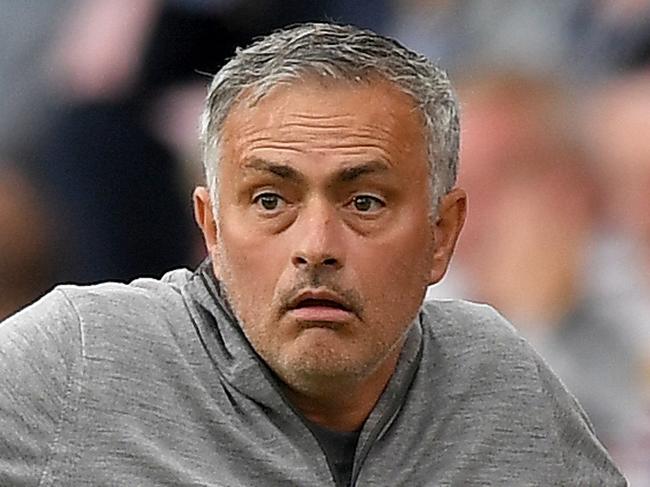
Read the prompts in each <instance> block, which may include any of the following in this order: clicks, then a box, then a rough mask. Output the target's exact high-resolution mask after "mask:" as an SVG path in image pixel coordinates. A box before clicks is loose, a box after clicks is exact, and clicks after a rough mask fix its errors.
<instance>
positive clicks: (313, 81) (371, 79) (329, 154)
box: [195, 25, 465, 427]
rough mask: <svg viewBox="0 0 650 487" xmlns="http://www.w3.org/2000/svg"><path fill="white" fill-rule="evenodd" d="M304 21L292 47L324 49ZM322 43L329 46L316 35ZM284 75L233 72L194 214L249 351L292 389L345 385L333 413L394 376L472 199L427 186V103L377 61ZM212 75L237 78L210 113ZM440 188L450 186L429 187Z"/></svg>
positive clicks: (452, 117)
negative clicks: (256, 80) (212, 180)
mask: <svg viewBox="0 0 650 487" xmlns="http://www.w3.org/2000/svg"><path fill="white" fill-rule="evenodd" d="M322 28H323V29H324V30H326V31H327V30H328V29H330V27H328V26H323V27H322ZM305 29H307V32H309V33H308V34H303V36H304V37H305V39H303V41H302V44H301V45H302V48H301V49H303V50H305V52H303V53H302V54H301V55H300V56H298V57H297V58H296V59H298V58H306V59H309V58H310V56H311V57H314V56H316V54H311V55H310V54H309V52H311V51H310V48H309V44H310V43H309V42H308V38H309V37H310V36H315V37H316V38H318V39H320V38H321V37H323V35H322V33H319V30H318V26H316V27H314V26H313V25H311V26H307V27H305ZM314 29H315V31H316V32H317V33H316V34H313V33H312V31H314ZM332 29H334V31H335V32H338V29H348V30H347V31H348V32H352V33H353V34H354V35H357V36H361V35H362V34H360V33H359V32H360V31H357V30H355V29H352V28H340V27H332ZM297 30H298V32H302V31H301V30H300V28H297ZM289 32H294V34H295V32H296V29H294V30H290V31H289ZM282 35H283V34H274V35H273V36H276V37H277V36H280V37H282ZM363 35H371V36H374V34H363ZM273 36H272V37H273ZM324 37H325V39H326V40H327V42H328V43H329V44H330V45H331V44H333V40H332V39H331V38H329V37H328V36H324ZM358 41H359V40H358V39H357V42H358ZM285 42H289V40H286V41H285ZM382 42H383V41H382ZM263 43H264V41H259V42H258V44H256V45H257V46H259V45H260V44H263ZM313 44H318V42H316V41H315V42H314V43H313ZM370 44H371V43H370ZM386 45H387V46H390V45H391V44H390V43H389V41H386ZM364 48H365V49H366V51H367V47H364ZM315 49H316V53H317V54H318V56H320V55H321V54H322V55H324V51H325V50H324V48H323V46H320V47H317V48H315ZM395 49H398V50H403V48H401V47H395ZM288 50H290V49H289V48H287V46H284V51H288ZM404 51H405V50H404ZM399 52H401V51H399ZM405 52H407V51H405ZM260 55H261V54H259V53H258V54H257V56H260ZM239 56H242V55H241V53H240V54H239ZM359 56H360V59H361V60H362V61H363V60H364V59H366V61H363V62H360V61H359V60H358V59H357V61H356V64H360V65H368V64H372V63H370V61H369V60H368V58H369V55H368V54H367V52H366V53H365V54H360V55H359ZM364 56H365V57H364ZM377 56H380V55H379V54H378V53H375V55H374V58H376V57H377ZM382 56H383V57H384V58H386V57H390V56H389V55H388V54H386V53H383V54H382ZM392 56H393V57H396V55H395V53H392ZM405 56H406V55H405ZM409 56H411V57H414V56H415V55H414V54H409ZM354 57H355V56H352V59H350V60H349V61H348V63H347V64H345V63H344V65H345V66H347V65H348V64H350V63H352V61H354ZM370 57H371V58H372V56H370ZM374 58H373V59H374ZM316 59H317V57H316ZM285 62H286V61H285V60H284V59H280V60H278V61H277V63H278V64H279V65H282V64H283V63H285ZM291 63H292V62H289V65H291ZM252 64H254V63H252ZM352 64H354V63H352ZM374 64H375V65H376V66H378V67H379V66H381V65H382V63H380V62H379V60H378V59H375V62H374ZM385 64H386V65H391V63H390V62H386V63H385ZM245 65H246V64H244V65H241V66H240V68H242V69H243V66H245ZM224 69H226V68H224ZM274 69H276V70H279V69H280V67H278V66H276V67H275V68H274ZM355 69H359V68H355ZM366 69H370V68H366ZM372 69H374V68H372ZM377 69H379V68H377ZM382 69H386V68H385V67H383V68H382ZM280 71H281V70H280ZM291 71H292V73H293V74H292V76H293V77H287V76H288V75H284V76H283V77H281V78H280V80H279V81H278V79H277V77H275V78H272V80H274V83H271V82H270V81H269V80H268V79H267V80H266V85H262V87H261V88H260V86H257V85H255V84H250V83H248V84H247V83H243V82H240V83H238V84H237V86H238V87H239V91H237V92H236V93H234V92H233V91H232V89H231V95H232V96H230V97H229V98H227V99H229V100H230V102H229V105H224V106H227V107H229V108H228V109H227V110H226V109H224V110H226V112H223V113H222V112H217V113H221V115H220V116H221V117H225V118H223V119H222V120H221V122H219V123H216V122H215V121H214V120H217V119H216V118H213V122H212V123H210V122H207V123H205V124H204V131H205V132H204V133H205V134H207V135H209V134H210V132H211V131H214V132H216V136H215V137H212V138H210V137H208V136H207V135H206V140H207V142H206V146H209V145H210V144H211V143H212V144H214V143H217V147H218V151H219V152H218V154H217V155H216V156H214V157H216V158H219V159H220V160H219V161H218V163H217V162H216V161H212V162H213V164H214V165H215V166H217V164H218V173H219V176H218V177H219V179H220V185H219V187H218V195H215V196H214V197H212V196H210V194H209V192H208V190H207V189H206V188H197V190H196V191H195V213H196V217H197V221H198V223H199V225H200V226H201V229H202V231H203V234H204V238H205V242H206V246H207V248H208V251H209V253H210V255H211V256H212V259H213V262H212V264H213V269H214V271H215V275H216V277H217V278H218V279H219V281H220V283H221V287H222V290H223V291H224V294H225V296H226V298H227V299H228V301H229V303H230V305H231V307H232V309H233V311H234V312H235V315H236V317H237V318H238V320H239V322H240V324H241V326H242V329H243V331H244V333H245V334H246V336H247V338H248V339H249V341H250V342H251V344H252V346H253V348H254V349H255V350H256V351H257V353H258V354H259V355H260V356H261V357H262V358H263V359H264V361H265V362H266V363H267V364H268V365H269V366H270V367H271V369H272V370H274V371H275V372H276V373H277V374H278V375H279V377H280V378H281V379H282V381H283V382H284V383H285V384H286V385H288V386H289V389H290V390H292V391H294V392H295V391H298V393H300V394H302V395H303V396H306V395H309V394H312V395H319V397H320V398H321V399H323V398H325V399H327V398H331V397H333V396H332V394H336V393H337V392H338V399H339V401H338V402H337V405H336V407H338V408H339V409H340V408H341V407H342V403H341V402H340V399H342V398H341V397H340V391H342V390H344V389H346V390H347V391H348V392H351V393H352V392H354V393H355V394H362V395H364V398H365V399H364V401H370V400H373V401H374V399H376V397H377V395H378V394H379V393H380V392H381V390H382V389H383V387H384V386H385V383H386V381H387V378H388V377H390V375H391V374H392V370H393V367H394V366H395V363H396V361H397V357H398V356H399V353H400V350H401V345H402V343H403V340H404V338H405V336H406V333H407V331H408V330H409V329H410V325H411V323H412V322H413V320H414V318H415V317H416V316H417V313H418V310H419V308H420V305H421V304H422V299H423V297H424V293H425V291H426V288H427V286H428V285H429V284H432V283H434V282H437V281H438V280H439V279H440V278H441V277H442V275H443V274H444V272H445V270H446V267H447V264H448V262H449V258H450V256H451V252H452V250H453V247H454V245H455V242H456V238H457V236H458V233H459V231H460V228H461V226H462V222H463V220H464V214H465V195H464V192H463V191H462V190H460V189H457V188H456V189H449V190H448V186H449V185H452V184H453V179H454V178H453V176H452V177H451V181H449V180H448V179H445V180H444V181H443V180H442V179H440V176H439V175H438V176H436V177H435V178H434V181H433V183H432V178H431V169H430V167H431V165H430V160H431V153H435V154H440V153H441V151H440V150H439V149H438V148H435V149H431V147H432V144H431V143H430V141H429V138H430V137H429V135H430V131H429V130H428V128H427V125H426V124H425V123H424V119H425V118H426V117H425V116H424V115H423V113H422V111H421V109H420V102H418V101H417V99H416V98H415V97H414V96H413V95H411V94H410V93H408V92H405V89H403V87H402V86H401V85H397V84H396V82H395V81H392V79H388V78H387V77H385V76H383V75H381V74H380V73H379V74H378V73H377V72H376V71H372V72H362V71H358V72H359V75H358V76H354V75H353V74H352V73H353V71H349V74H348V75H347V76H348V77H343V76H339V77H334V76H330V75H327V72H338V71H334V70H333V68H332V69H330V70H329V71H328V70H326V72H325V74H322V72H321V71H322V70H321V71H319V70H316V68H311V70H304V71H303V72H300V71H296V70H295V69H293V70H291ZM407 71H408V70H407ZM411 71H413V70H411ZM298 74H300V76H298ZM362 75H363V77H362ZM233 76H237V75H236V74H233ZM441 76H442V75H441ZM217 78H218V79H221V78H223V76H222V75H221V74H219V75H217ZM444 80H445V82H444V83H443V84H444V85H445V87H446V91H445V90H443V91H445V93H446V95H438V99H437V102H436V103H438V104H439V105H441V106H442V107H443V108H441V109H440V110H439V111H441V112H442V114H443V115H442V117H443V118H444V120H447V121H448V122H450V124H451V125H454V126H455V128H454V129H451V130H450V131H449V132H446V134H447V135H445V136H444V137H447V138H451V139H454V140H455V142H454V144H455V143H457V131H458V130H457V125H456V124H457V120H456V114H455V105H454V101H453V97H452V96H451V92H450V90H449V86H448V82H447V81H446V78H444ZM219 83H222V84H233V83H235V82H234V81H233V82H229V81H228V80H224V79H221V81H218V82H217V86H216V87H213V88H212V90H211V96H210V98H209V108H208V113H210V107H212V106H215V103H214V100H215V99H217V100H220V99H221V97H223V96H225V95H220V94H219V93H218V90H219V86H220V84H219ZM404 84H406V83H405V82H404V81H402V85H404ZM242 86H244V87H246V86H247V87H248V88H244V91H241V90H242V88H241V87H242ZM215 90H217V91H215ZM432 96H433V95H432ZM233 97H234V98H233ZM440 99H444V101H443V102H442V103H441V102H440ZM220 103H225V102H224V101H223V100H222V101H220ZM429 103H430V104H432V103H434V101H432V100H429ZM431 113H433V112H431ZM434 122H435V125H440V124H439V123H438V121H434ZM452 132H453V133H454V135H450V133H452ZM447 138H446V139H445V142H444V143H443V145H445V144H447V143H448V142H449V140H447ZM209 140H213V142H209ZM215 141H216V142H215ZM452 145H453V144H452ZM445 147H447V148H448V147H449V145H448V144H447V145H445ZM208 149H209V147H208ZM445 151H446V152H445V153H447V152H449V151H448V150H447V149H445ZM451 152H452V153H453V156H449V157H447V159H445V164H447V163H449V160H450V159H454V163H453V164H452V166H453V167H454V168H455V157H456V154H455V152H454V151H451ZM207 153H208V154H210V151H209V150H207ZM436 160H437V159H436ZM433 167H434V168H437V167H438V164H435V165H434V166H433ZM208 168H210V166H208ZM447 169H448V167H447ZM454 170H455V169H454ZM214 171H215V173H214V174H215V176H214V177H216V171H217V169H216V167H215V169H214ZM443 172H444V171H443ZM209 174H210V171H209ZM436 174H437V173H436ZM438 181H440V183H438ZM432 186H433V188H434V189H433V191H434V192H433V193H432ZM439 186H440V187H441V188H442V189H440V193H443V194H438V193H436V192H435V191H436V190H435V188H437V187H439ZM212 190H213V191H216V190H217V188H216V186H214V185H213V188H212ZM432 194H433V196H434V197H433V199H432V197H431V195H432ZM215 200H217V201H218V203H219V204H215ZM432 201H437V202H438V204H437V206H436V211H435V212H432ZM432 215H433V216H434V218H432ZM373 388H374V391H375V392H376V395H375V397H374V399H372V396H373V393H372V392H369V389H370V390H373ZM360 391H361V392H360ZM347 398H348V396H346V399H347ZM339 426H340V427H350V426H354V424H353V423H349V424H345V425H339Z"/></svg>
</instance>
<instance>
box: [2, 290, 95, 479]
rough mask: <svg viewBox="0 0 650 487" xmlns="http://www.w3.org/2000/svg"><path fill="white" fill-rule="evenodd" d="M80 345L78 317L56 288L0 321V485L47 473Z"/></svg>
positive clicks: (74, 383)
mask: <svg viewBox="0 0 650 487" xmlns="http://www.w3.org/2000/svg"><path fill="white" fill-rule="evenodd" d="M81 345H82V340H81V332H80V327H79V319H78V316H77V314H76V312H75V310H74V307H73V305H72V303H71V302H70V301H69V300H68V298H67V297H66V296H65V294H64V293H63V291H61V290H58V289H55V290H54V291H52V292H51V293H49V294H47V295H46V296H45V297H43V298H41V299H40V300H39V301H37V302H36V303H34V304H32V305H31V306H29V307H27V308H25V309H24V310H22V311H20V312H19V313H17V314H15V315H13V316H12V317H10V318H8V319H7V320H5V321H3V322H2V323H0V485H2V486H6V487H12V486H18V485H20V486H32V485H34V486H36V485H39V483H40V482H41V480H42V479H45V478H47V476H48V468H49V466H50V461H51V459H52V458H53V454H54V452H55V450H56V444H57V440H58V436H59V435H60V433H61V429H62V428H63V425H64V424H65V422H66V421H67V420H69V419H70V418H69V415H70V414H71V402H70V397H71V396H72V395H73V391H74V389H75V387H77V385H78V381H76V379H75V377H76V375H77V374H78V373H79V367H80V364H81V361H80V360H79V358H80V357H81V348H82V347H81Z"/></svg>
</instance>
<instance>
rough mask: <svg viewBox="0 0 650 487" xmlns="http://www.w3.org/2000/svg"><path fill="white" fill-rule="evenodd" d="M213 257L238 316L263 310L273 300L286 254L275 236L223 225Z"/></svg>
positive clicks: (259, 312) (254, 314)
mask: <svg viewBox="0 0 650 487" xmlns="http://www.w3.org/2000/svg"><path fill="white" fill-rule="evenodd" d="M220 242H221V248H220V252H219V256H218V257H217V262H218V267H219V268H220V269H221V273H220V276H219V277H220V278H221V279H222V280H223V281H225V283H226V285H227V286H228V288H229V289H228V290H229V292H230V294H231V296H232V298H233V299H235V300H236V302H237V304H238V305H239V308H240V310H239V311H240V312H241V314H242V318H244V319H246V318H250V317H253V316H258V315H260V314H263V313H264V312H265V310H268V309H269V305H270V303H271V301H272V300H273V297H274V294H275V290H276V287H277V283H278V280H279V278H280V276H281V274H282V272H283V269H284V267H286V266H285V265H284V263H285V262H286V261H287V259H288V257H287V256H286V255H284V253H286V246H284V247H283V246H281V245H278V242H277V239H272V238H260V237H259V236H256V235H253V234H252V233H251V232H250V231H248V232H247V231H245V230H243V231H242V230H240V229H234V230H233V229H230V228H223V229H222V230H221V240H220Z"/></svg>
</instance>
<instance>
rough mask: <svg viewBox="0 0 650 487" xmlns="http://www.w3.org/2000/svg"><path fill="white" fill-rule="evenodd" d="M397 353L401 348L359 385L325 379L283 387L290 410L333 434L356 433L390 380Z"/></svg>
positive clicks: (356, 382)
mask: <svg viewBox="0 0 650 487" xmlns="http://www.w3.org/2000/svg"><path fill="white" fill-rule="evenodd" d="M400 351H401V347H398V350H395V351H393V352H392V353H391V355H390V356H389V357H387V358H386V360H384V362H383V363H382V364H381V365H380V366H379V367H378V368H377V369H376V370H375V371H373V372H372V374H370V375H369V376H367V377H364V378H363V379H362V380H361V381H359V380H358V379H357V380H349V381H346V380H341V378H327V379H323V380H319V381H318V382H314V383H312V384H311V385H310V386H309V387H304V388H301V389H300V390H298V389H296V388H292V387H289V386H287V385H286V384H285V393H286V395H287V398H288V399H289V401H290V402H291V403H292V404H293V406H294V407H295V408H296V409H298V411H300V413H302V414H303V415H304V416H305V417H306V418H307V419H308V420H309V421H312V422H313V423H316V424H318V425H320V426H322V427H324V428H329V429H331V430H335V431H357V430H359V429H361V427H362V426H363V423H364V422H365V421H366V419H367V418H368V416H369V415H370V413H371V412H372V410H373V409H374V407H375V404H377V401H378V400H379V397H380V396H381V394H382V392H383V391H384V389H385V388H386V385H387V384H388V382H389V380H390V378H391V377H392V375H393V372H394V371H395V367H396V366H397V360H398V358H399V353H400Z"/></svg>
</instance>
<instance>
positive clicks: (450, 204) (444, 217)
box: [429, 188, 467, 284]
mask: <svg viewBox="0 0 650 487" xmlns="http://www.w3.org/2000/svg"><path fill="white" fill-rule="evenodd" d="M466 213H467V194H466V193H465V191H464V190H463V189H461V188H454V189H452V190H451V191H450V192H449V193H447V194H446V195H445V196H443V197H442V198H441V199H440V203H439V204H438V214H437V215H436V220H435V222H434V224H433V239H434V250H433V260H432V263H431V271H430V274H429V284H435V283H436V282H438V281H440V279H442V278H443V276H444V275H445V272H447V267H449V261H450V260H451V256H452V254H453V253H454V248H455V247H456V242H457V241H458V236H459V235H460V231H461V229H462V228H463V224H464V223H465V215H466Z"/></svg>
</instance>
